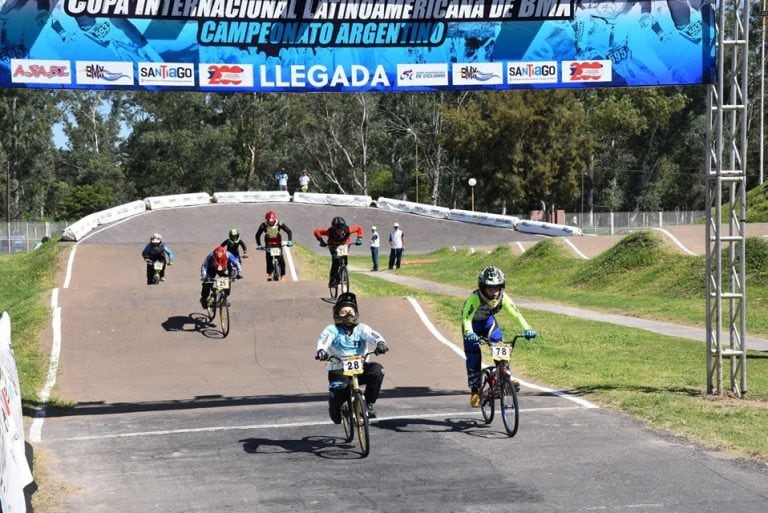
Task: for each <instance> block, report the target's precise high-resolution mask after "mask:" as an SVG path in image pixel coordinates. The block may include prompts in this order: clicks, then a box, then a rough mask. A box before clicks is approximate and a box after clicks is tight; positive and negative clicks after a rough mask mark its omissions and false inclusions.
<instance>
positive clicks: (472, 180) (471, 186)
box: [467, 178, 477, 212]
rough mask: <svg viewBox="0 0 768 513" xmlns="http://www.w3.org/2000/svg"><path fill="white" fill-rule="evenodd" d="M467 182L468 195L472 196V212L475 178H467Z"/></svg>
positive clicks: (473, 209) (473, 207)
mask: <svg viewBox="0 0 768 513" xmlns="http://www.w3.org/2000/svg"><path fill="white" fill-rule="evenodd" d="M467 183H468V184H469V190H470V195H471V197H472V212H474V211H475V185H477V180H475V179H474V178H470V179H469V180H467Z"/></svg>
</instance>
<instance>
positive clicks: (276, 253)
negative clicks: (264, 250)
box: [269, 248, 281, 256]
mask: <svg viewBox="0 0 768 513" xmlns="http://www.w3.org/2000/svg"><path fill="white" fill-rule="evenodd" d="M280 253H281V251H280V248H269V255H270V256H280Z"/></svg>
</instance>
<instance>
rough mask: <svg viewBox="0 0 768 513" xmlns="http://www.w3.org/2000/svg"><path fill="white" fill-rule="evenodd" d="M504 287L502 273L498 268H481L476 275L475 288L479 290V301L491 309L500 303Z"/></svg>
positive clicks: (490, 266) (504, 282)
mask: <svg viewBox="0 0 768 513" xmlns="http://www.w3.org/2000/svg"><path fill="white" fill-rule="evenodd" d="M505 285H506V281H505V279H504V273H503V272H501V269H499V268H498V267H494V266H492V265H489V266H487V267H483V270H482V271H480V274H478V275H477V288H478V289H479V290H480V296H481V299H482V300H483V301H485V302H486V303H488V304H489V305H490V306H491V307H493V308H495V307H496V306H498V305H499V303H501V298H502V297H503V296H504V286H505Z"/></svg>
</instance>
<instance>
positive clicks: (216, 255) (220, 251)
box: [213, 246, 227, 271]
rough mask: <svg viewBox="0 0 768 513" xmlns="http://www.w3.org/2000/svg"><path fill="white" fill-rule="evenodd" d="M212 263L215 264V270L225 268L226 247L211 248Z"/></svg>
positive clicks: (223, 269) (224, 269)
mask: <svg viewBox="0 0 768 513" xmlns="http://www.w3.org/2000/svg"><path fill="white" fill-rule="evenodd" d="M213 263H214V265H215V266H216V270H217V271H226V270H227V250H226V248H224V247H222V246H219V247H217V248H216V249H214V250H213Z"/></svg>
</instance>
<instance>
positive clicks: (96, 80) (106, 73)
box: [76, 61, 133, 85]
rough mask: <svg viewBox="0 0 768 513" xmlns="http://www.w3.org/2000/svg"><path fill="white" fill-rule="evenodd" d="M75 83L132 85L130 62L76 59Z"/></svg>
mask: <svg viewBox="0 0 768 513" xmlns="http://www.w3.org/2000/svg"><path fill="white" fill-rule="evenodd" d="M76 67H77V83H78V84H88V85H105V84H109V85H133V64H132V63H130V62H107V61H104V62H94V61H77V62H76Z"/></svg>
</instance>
